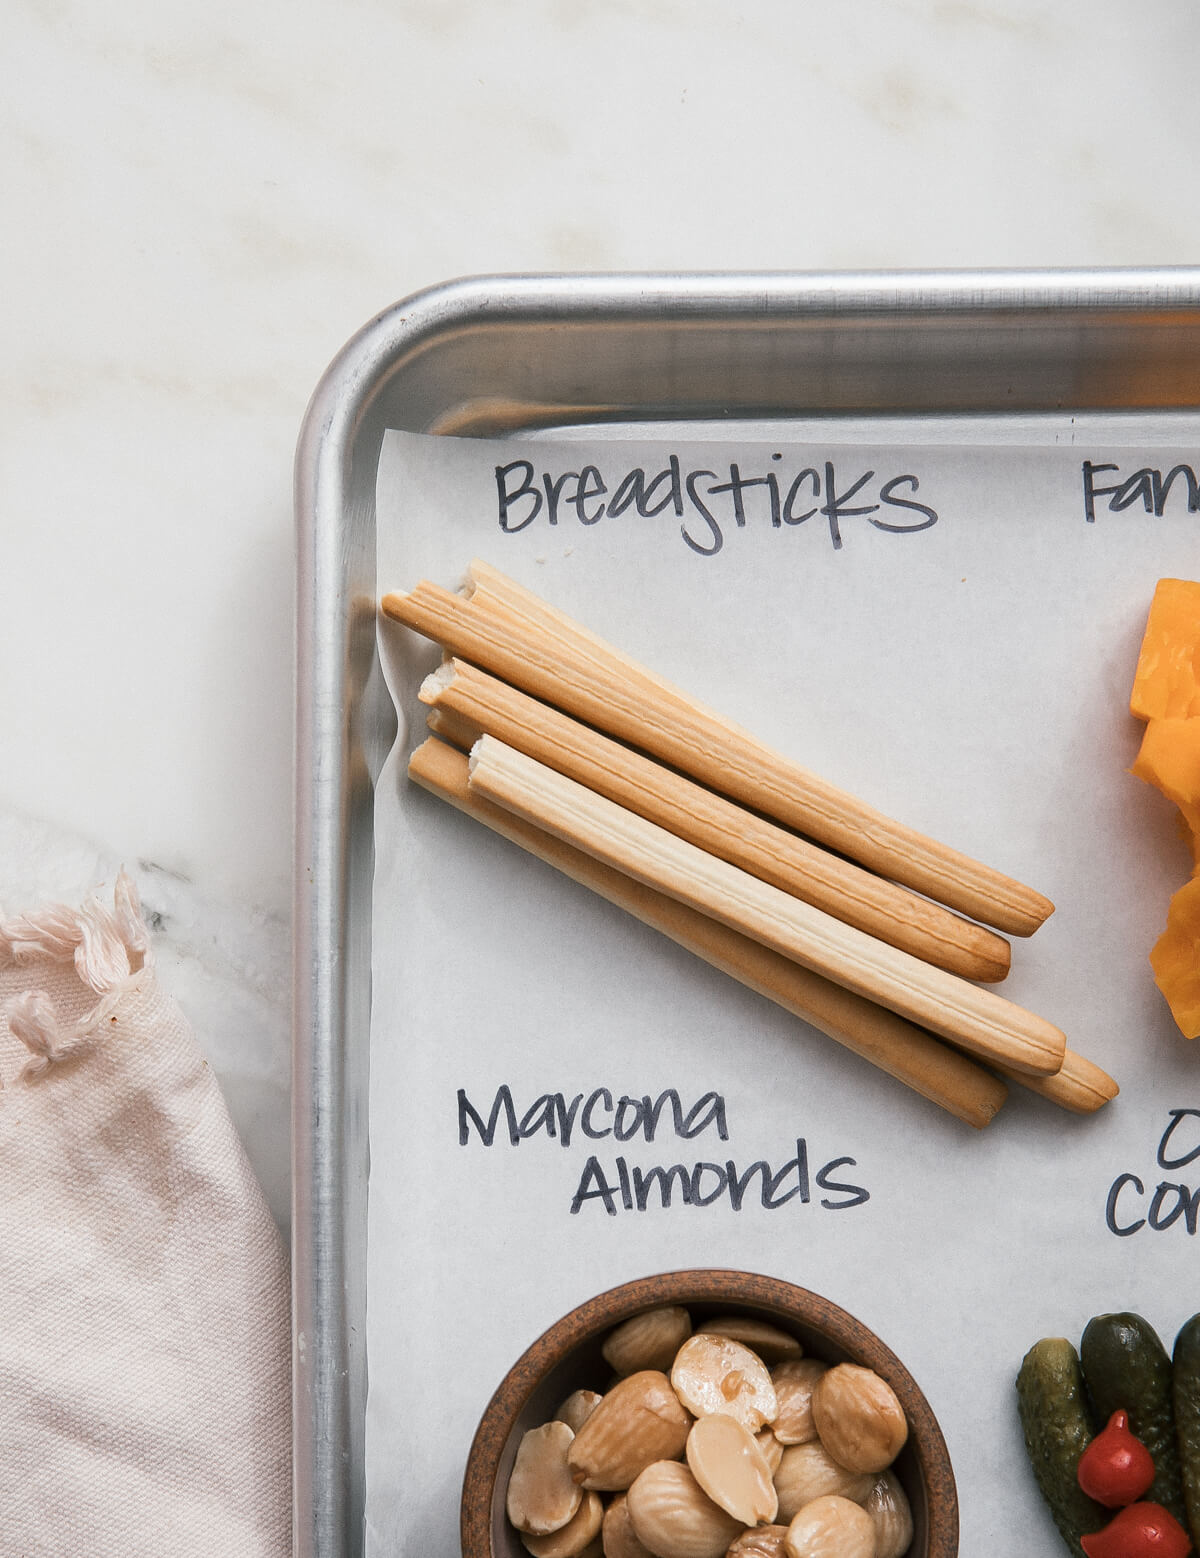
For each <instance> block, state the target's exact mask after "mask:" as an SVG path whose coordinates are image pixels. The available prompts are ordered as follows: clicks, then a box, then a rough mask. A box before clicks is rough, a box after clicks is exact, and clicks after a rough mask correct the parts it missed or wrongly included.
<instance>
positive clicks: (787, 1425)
mask: <svg viewBox="0 0 1200 1558" xmlns="http://www.w3.org/2000/svg"><path fill="white" fill-rule="evenodd" d="M828 1368H829V1365H828V1364H827V1363H821V1362H820V1361H819V1360H818V1359H816V1358H789V1359H788V1360H787V1362H785V1363H780V1364H777V1365H776V1366H775V1368H773V1369H772V1370H771V1383H772V1385H774V1387H775V1397H776V1400H777V1401H778V1403H779V1410H778V1411H777V1412H776V1414H775V1420H774V1422H773V1423H772V1424H771V1431H772V1433H774V1435H775V1437H776V1439H778V1440H779V1442H780V1443H781V1444H807V1443H808V1441H809V1440H810V1439H815V1438H816V1437H817V1425H816V1424H815V1423H814V1422H813V1415H812V1393H813V1387H814V1386H815V1385H816V1383H817V1381H818V1380H819V1379H820V1378H821V1376H822V1374H824V1373H826V1372H827V1370H828Z"/></svg>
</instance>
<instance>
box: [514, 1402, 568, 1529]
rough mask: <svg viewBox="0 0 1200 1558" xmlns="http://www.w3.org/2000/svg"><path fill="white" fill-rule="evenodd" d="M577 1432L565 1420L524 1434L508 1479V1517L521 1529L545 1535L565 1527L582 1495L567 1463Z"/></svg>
mask: <svg viewBox="0 0 1200 1558" xmlns="http://www.w3.org/2000/svg"><path fill="white" fill-rule="evenodd" d="M574 1440H575V1435H574V1434H573V1433H572V1432H571V1430H570V1428H568V1427H567V1425H566V1423H559V1422H552V1423H543V1424H542V1426H541V1427H540V1428H531V1429H530V1430H529V1431H528V1433H526V1434H523V1435H522V1436H521V1442H520V1444H519V1445H518V1446H517V1456H516V1460H515V1461H514V1462H513V1469H512V1474H511V1476H510V1477H509V1479H508V1494H507V1501H506V1507H507V1509H508V1518H509V1519H510V1520H511V1521H512V1523H513V1525H515V1526H516V1528H517V1530H518V1531H525V1532H528V1533H529V1534H530V1535H532V1536H545V1535H547V1534H548V1533H549V1532H551V1531H557V1530H559V1529H560V1527H562V1526H565V1525H566V1523H567V1521H568V1520H570V1519H571V1517H572V1516H573V1515H574V1514H575V1512H576V1510H577V1509H578V1508H579V1506H580V1503H581V1502H582V1499H583V1495H582V1492H581V1490H580V1489H579V1487H578V1486H577V1485H576V1483H575V1479H574V1477H573V1476H572V1474H571V1469H570V1467H569V1466H568V1465H567V1453H568V1451H569V1450H570V1449H571V1446H572V1444H573V1443H574Z"/></svg>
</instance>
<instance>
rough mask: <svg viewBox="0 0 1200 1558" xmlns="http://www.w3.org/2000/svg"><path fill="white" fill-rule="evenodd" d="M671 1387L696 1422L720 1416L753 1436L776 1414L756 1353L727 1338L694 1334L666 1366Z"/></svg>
mask: <svg viewBox="0 0 1200 1558" xmlns="http://www.w3.org/2000/svg"><path fill="white" fill-rule="evenodd" d="M671 1384H672V1385H673V1386H674V1387H675V1392H676V1394H677V1395H678V1397H679V1399H680V1401H682V1402H683V1404H684V1406H685V1407H687V1409H688V1411H689V1412H693V1413H694V1414H695V1415H696V1416H697V1417H708V1416H710V1415H711V1414H712V1413H714V1412H724V1413H727V1414H728V1415H729V1416H730V1417H735V1418H736V1419H737V1420H738V1422H739V1423H741V1424H742V1426H743V1427H744V1428H748V1429H749V1430H750V1432H751V1433H752V1434H753V1433H757V1432H758V1430H759V1429H760V1428H761V1427H762V1426H763V1424H764V1423H769V1422H771V1421H772V1420H773V1419H774V1417H775V1413H776V1410H777V1402H776V1400H775V1387H774V1386H773V1385H772V1384H771V1376H770V1374H768V1373H767V1366H766V1364H765V1363H764V1362H763V1361H762V1359H761V1358H760V1357H758V1355H757V1354H756V1353H753V1352H751V1351H750V1349H749V1348H748V1347H744V1346H743V1345H742V1343H741V1342H735V1341H733V1340H731V1339H730V1338H729V1337H727V1336H716V1335H714V1334H712V1333H711V1332H706V1331H698V1332H697V1333H696V1335H695V1336H693V1337H691V1338H690V1339H689V1340H688V1341H686V1342H684V1344H683V1346H682V1347H681V1348H680V1349H679V1352H678V1354H677V1356H676V1358H675V1362H674V1364H673V1365H672V1366H671Z"/></svg>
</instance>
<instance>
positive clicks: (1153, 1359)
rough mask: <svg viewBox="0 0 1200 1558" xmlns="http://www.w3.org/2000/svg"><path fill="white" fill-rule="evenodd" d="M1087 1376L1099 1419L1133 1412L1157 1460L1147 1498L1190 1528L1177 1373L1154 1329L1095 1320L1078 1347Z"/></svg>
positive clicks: (1130, 1317) (1122, 1319)
mask: <svg viewBox="0 0 1200 1558" xmlns="http://www.w3.org/2000/svg"><path fill="white" fill-rule="evenodd" d="M1079 1356H1080V1361H1081V1363H1082V1365H1083V1377H1084V1379H1085V1380H1086V1382H1087V1390H1088V1394H1089V1395H1090V1397H1091V1399H1092V1406H1093V1408H1094V1410H1095V1413H1096V1417H1097V1420H1098V1421H1099V1422H1101V1423H1106V1422H1107V1421H1108V1419H1109V1418H1110V1417H1111V1416H1112V1414H1113V1413H1114V1412H1117V1411H1125V1412H1128V1413H1129V1428H1130V1431H1131V1432H1132V1433H1133V1434H1135V1435H1136V1436H1137V1437H1138V1438H1139V1439H1140V1440H1141V1441H1142V1443H1143V1444H1144V1445H1145V1446H1146V1448H1147V1450H1149V1451H1150V1454H1151V1456H1152V1457H1153V1459H1154V1482H1153V1484H1152V1485H1151V1488H1150V1491H1149V1492H1148V1493H1147V1494H1146V1497H1147V1499H1149V1500H1151V1501H1153V1502H1154V1503H1156V1504H1162V1505H1164V1506H1165V1507H1166V1508H1167V1509H1169V1510H1170V1511H1171V1513H1172V1514H1173V1515H1174V1516H1175V1518H1176V1520H1178V1521H1179V1522H1180V1523H1181V1524H1185V1525H1186V1523H1187V1509H1186V1507H1185V1504H1184V1497H1183V1476H1182V1471H1181V1468H1180V1457H1179V1445H1178V1442H1177V1438H1176V1432H1175V1404H1174V1389H1173V1370H1172V1367H1171V1359H1170V1357H1169V1356H1168V1355H1167V1350H1166V1348H1165V1347H1164V1346H1163V1344H1162V1342H1161V1341H1160V1340H1159V1338H1158V1335H1157V1333H1156V1332H1155V1330H1154V1327H1153V1326H1152V1325H1151V1324H1150V1323H1149V1321H1147V1320H1143V1319H1142V1317H1141V1315H1134V1314H1112V1315H1097V1316H1096V1317H1095V1319H1094V1320H1089V1321H1088V1323H1087V1327H1086V1328H1085V1330H1084V1333H1083V1337H1082V1339H1081V1341H1080V1344H1079Z"/></svg>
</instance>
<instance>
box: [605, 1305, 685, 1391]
mask: <svg viewBox="0 0 1200 1558" xmlns="http://www.w3.org/2000/svg"><path fill="white" fill-rule="evenodd" d="M691 1334H692V1318H691V1316H690V1315H689V1314H688V1312H687V1310H686V1309H681V1308H680V1307H679V1305H678V1304H664V1305H662V1306H661V1307H660V1308H658V1309H646V1310H643V1311H642V1313H641V1314H640V1315H634V1316H633V1317H632V1318H631V1319H629V1320H626V1321H624V1322H623V1323H622V1324H621V1325H618V1326H617V1327H616V1328H615V1329H614V1330H612V1331H610V1332H609V1334H608V1336H607V1337H606V1338H605V1341H604V1345H603V1346H602V1347H601V1349H600V1351H601V1352H602V1353H603V1355H604V1359H605V1362H606V1363H608V1364H609V1365H610V1367H611V1368H612V1369H613V1371H614V1372H615V1373H617V1374H620V1375H625V1374H636V1373H637V1372H638V1370H639V1369H661V1370H662V1372H663V1373H664V1374H665V1373H666V1372H667V1371H668V1370H669V1369H670V1367H671V1364H672V1363H673V1362H674V1359H675V1354H676V1353H677V1352H678V1351H679V1349H680V1348H681V1347H682V1346H683V1344H684V1342H686V1341H687V1339H688V1337H689V1336H690V1335H691Z"/></svg>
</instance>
